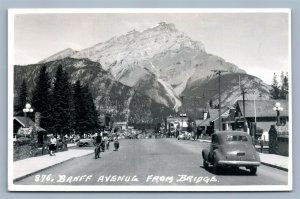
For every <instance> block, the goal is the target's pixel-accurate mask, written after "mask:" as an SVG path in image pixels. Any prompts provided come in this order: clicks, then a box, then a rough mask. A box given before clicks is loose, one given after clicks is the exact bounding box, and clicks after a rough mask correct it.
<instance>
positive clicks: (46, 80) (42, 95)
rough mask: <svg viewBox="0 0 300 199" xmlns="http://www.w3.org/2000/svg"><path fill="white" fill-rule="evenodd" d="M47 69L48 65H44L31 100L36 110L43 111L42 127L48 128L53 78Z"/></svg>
mask: <svg viewBox="0 0 300 199" xmlns="http://www.w3.org/2000/svg"><path fill="white" fill-rule="evenodd" d="M46 70H47V68H46V66H45V65H44V66H42V68H41V70H40V74H39V76H38V78H37V82H36V86H35V88H34V90H33V92H32V100H31V102H32V106H33V108H34V111H35V112H40V113H41V123H40V125H41V127H43V128H45V129H48V128H49V127H50V125H51V121H50V120H51V117H50V114H51V102H50V99H51V93H50V92H51V90H50V89H51V79H50V77H49V75H48V73H47V71H46Z"/></svg>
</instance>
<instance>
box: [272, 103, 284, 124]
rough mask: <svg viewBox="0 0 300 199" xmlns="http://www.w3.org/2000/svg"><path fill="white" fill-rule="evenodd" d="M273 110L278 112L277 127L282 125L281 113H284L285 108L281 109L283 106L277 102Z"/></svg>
mask: <svg viewBox="0 0 300 199" xmlns="http://www.w3.org/2000/svg"><path fill="white" fill-rule="evenodd" d="M273 110H274V111H276V112H277V123H276V125H277V126H279V125H280V111H282V110H283V108H282V107H281V104H280V103H279V102H276V104H275V106H274V107H273Z"/></svg>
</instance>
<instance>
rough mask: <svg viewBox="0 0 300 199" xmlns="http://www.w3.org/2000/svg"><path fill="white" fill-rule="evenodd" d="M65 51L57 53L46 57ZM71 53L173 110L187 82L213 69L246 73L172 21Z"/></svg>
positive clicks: (210, 72)
mask: <svg viewBox="0 0 300 199" xmlns="http://www.w3.org/2000/svg"><path fill="white" fill-rule="evenodd" d="M65 55H66V54H65V53H58V54H56V55H54V56H51V57H50V58H48V59H46V60H53V58H54V59H55V57H65ZM70 57H72V58H77V59H82V58H87V59H89V60H91V61H94V62H98V63H100V64H101V65H102V67H103V69H104V70H106V71H108V72H109V73H110V74H111V75H112V76H113V77H114V78H115V79H116V80H118V81H120V82H121V83H123V84H125V85H127V86H130V87H133V88H135V89H136V90H138V91H139V92H142V93H144V94H145V95H147V96H149V97H151V98H152V99H154V100H155V101H156V102H158V103H160V104H164V105H166V106H168V107H171V108H173V109H174V110H178V108H179V107H180V106H181V104H182V102H181V99H180V97H179V96H180V94H181V93H182V92H183V91H184V89H185V88H186V86H187V84H190V83H191V82H193V81H197V80H198V79H201V78H205V77H206V76H208V75H211V74H212V73H213V72H212V71H211V70H212V69H215V68H219V69H226V70H227V71H228V72H231V73H236V72H238V73H245V71H243V70H241V69H239V68H238V67H237V66H235V65H234V64H231V63H228V62H226V61H225V60H223V59H222V58H220V57H217V56H214V55H210V54H208V53H206V52H205V48H204V45H203V44H202V43H201V42H200V41H193V40H192V39H191V38H190V37H189V36H187V35H186V34H185V33H183V32H181V31H179V30H177V29H176V27H175V25H174V24H168V23H165V22H161V23H159V24H158V25H157V26H155V27H152V28H149V29H146V30H144V31H142V32H138V31H136V30H132V31H130V32H128V33H127V34H125V35H121V36H119V37H113V38H111V39H110V40H108V41H106V42H103V43H99V44H96V45H94V46H92V47H89V48H86V49H83V50H81V51H78V52H73V51H71V53H70Z"/></svg>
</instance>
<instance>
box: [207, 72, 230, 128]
mask: <svg viewBox="0 0 300 199" xmlns="http://www.w3.org/2000/svg"><path fill="white" fill-rule="evenodd" d="M211 71H213V72H214V73H215V74H217V75H218V76H219V131H221V129H222V121H221V119H222V118H221V73H223V72H228V71H226V70H211Z"/></svg>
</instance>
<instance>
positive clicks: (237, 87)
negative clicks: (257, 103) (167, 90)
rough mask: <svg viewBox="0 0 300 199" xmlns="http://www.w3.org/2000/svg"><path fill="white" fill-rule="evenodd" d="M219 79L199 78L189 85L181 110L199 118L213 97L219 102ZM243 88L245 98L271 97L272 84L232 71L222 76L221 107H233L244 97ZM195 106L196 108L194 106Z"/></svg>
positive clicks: (216, 102)
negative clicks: (243, 94)
mask: <svg viewBox="0 0 300 199" xmlns="http://www.w3.org/2000/svg"><path fill="white" fill-rule="evenodd" d="M218 86H219V81H218V77H217V76H216V75H214V76H211V77H207V78H206V79H204V80H203V79H202V80H197V81H194V82H193V83H191V84H190V85H188V86H187V88H186V89H185V90H184V92H183V93H182V94H183V96H185V97H184V100H183V106H182V107H181V109H180V111H183V112H187V113H188V114H189V115H190V116H193V117H195V118H198V117H199V116H200V115H199V114H200V113H201V112H202V110H203V109H205V107H206V108H208V107H209V100H210V99H211V100H212V102H213V104H214V105H218V104H219V92H218ZM241 89H245V91H246V92H247V93H246V94H245V99H248V100H253V99H254V98H255V99H256V100H262V99H269V98H270V91H269V90H270V86H269V85H267V84H265V83H264V82H263V81H262V80H260V79H259V78H257V77H254V76H251V75H248V74H243V73H231V74H222V76H221V107H222V108H227V107H231V106H232V105H233V103H234V102H236V100H241V99H242V94H241ZM192 107H195V108H192Z"/></svg>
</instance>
